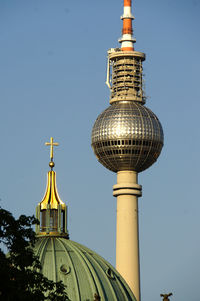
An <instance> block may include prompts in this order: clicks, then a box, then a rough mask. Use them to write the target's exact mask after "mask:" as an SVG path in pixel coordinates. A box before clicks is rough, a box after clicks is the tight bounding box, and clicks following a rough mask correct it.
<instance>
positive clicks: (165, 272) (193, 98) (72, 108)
mask: <svg viewBox="0 0 200 301" xmlns="http://www.w3.org/2000/svg"><path fill="white" fill-rule="evenodd" d="M122 2H123V1H122V0H109V1H105V0H102V1H92V0H85V1H80V0H77V1H69V0H34V1H31V0H0V101H1V109H0V116H1V119H0V122H1V126H0V139H1V144H0V145H1V148H0V154H1V173H0V182H1V190H0V198H1V205H2V206H3V207H4V208H7V209H8V210H11V211H12V212H13V213H14V215H15V216H18V215H19V214H21V213H25V214H28V215H31V214H33V213H34V212H35V207H36V205H37V203H38V202H39V201H41V199H42V197H43V194H44V191H45V186H46V172H47V171H48V162H49V150H48V148H47V147H45V146H44V143H45V142H46V141H48V140H49V138H50V136H53V137H54V138H55V140H56V141H57V142H59V143H60V146H59V147H58V148H57V150H56V154H55V162H56V168H55V170H56V171H57V183H58V189H59V194H60V197H61V199H62V200H63V201H66V203H67V205H68V206H69V221H68V226H69V232H70V237H71V239H72V240H75V241H78V242H80V243H82V244H84V245H86V246H88V247H90V248H91V249H93V250H95V251H97V252H98V253H99V254H101V255H102V256H103V257H105V258H106V259H107V260H109V261H110V262H111V263H112V264H113V265H114V264H115V211H116V200H115V199H114V198H113V197H112V185H113V184H115V183H116V175H115V174H114V173H112V172H110V171H108V170H106V169H105V168H104V167H103V166H101V165H100V164H99V163H98V162H97V161H96V158H95V156H94V155H93V152H92V149H91V147H90V135H91V129H92V126H93V124H94V121H95V119H96V118H97V116H98V115H99V114H100V113H101V112H102V111H103V110H104V109H105V108H106V107H108V105H109V90H108V88H107V87H106V85H105V84H104V83H105V79H106V52H107V50H108V49H109V48H112V47H118V42H117V40H118V38H119V37H120V35H121V26H122V22H121V20H120V16H121V15H122ZM134 15H135V17H136V19H135V21H134V29H135V36H136V39H137V43H136V47H135V48H136V50H138V51H143V52H145V53H146V55H147V60H146V62H145V63H144V72H145V80H146V94H147V95H148V96H149V98H148V100H147V104H146V105H147V106H148V107H149V108H150V109H151V110H152V111H153V112H155V113H156V114H157V116H158V117H159V119H160V121H161V123H162V125H163V128H164V133H165V146H164V148H163V151H162V154H161V156H160V158H159V160H158V162H157V163H156V164H155V165H154V166H153V167H151V168H150V169H148V170H147V171H145V172H143V173H142V174H140V176H139V183H140V184H141V185H142V186H143V197H142V198H141V199H140V200H139V204H140V212H139V217H140V251H141V252H140V253H141V286H142V301H159V300H161V298H160V296H159V295H160V293H163V292H170V291H172V292H173V293H174V297H173V298H171V300H172V301H173V300H174V301H175V300H176V301H180V300H181V301H187V300H190V301H199V286H200V280H199V279H200V255H199V254H200V238H199V229H200V197H199V187H200V179H199V178H200V177H199V169H200V160H199V154H200V139H199V138H200V134H199V111H200V92H199V85H200V84H199V82H200V81H199V78H200V76H199V72H200V60H199V53H200V40H199V31H200V18H199V16H200V1H199V0H190V1H185V0H182V1H181V0H176V1H174V0H152V1H149V0H143V1H139V0H137V1H134Z"/></svg>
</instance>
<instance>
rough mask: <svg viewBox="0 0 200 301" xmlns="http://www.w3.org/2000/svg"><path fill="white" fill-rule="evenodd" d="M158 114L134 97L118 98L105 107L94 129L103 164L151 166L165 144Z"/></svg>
mask: <svg viewBox="0 0 200 301" xmlns="http://www.w3.org/2000/svg"><path fill="white" fill-rule="evenodd" d="M163 141H164V137H163V130H162V126H161V123H160V121H159V120H158V118H157V117H156V115H155V114H154V113H153V112H152V111H151V110H150V109H148V108H147V107H145V106H144V105H142V104H140V103H138V102H134V101H118V102H115V103H113V104H112V105H111V106H109V107H108V108H107V109H106V110H105V111H103V112H102V113H101V114H100V115H99V116H98V118H97V119H96V121H95V124H94V126H93V129H92V148H93V150H94V153H95V155H96V157H97V159H98V160H99V162H100V163H101V164H103V165H104V166H105V167H106V168H108V169H110V170H112V171H114V172H118V171H121V170H132V171H136V172H141V171H143V170H145V169H147V168H148V167H150V166H151V165H152V164H153V163H154V162H155V161H156V160H157V158H158V156H159V155H160V152H161V150H162V147H163Z"/></svg>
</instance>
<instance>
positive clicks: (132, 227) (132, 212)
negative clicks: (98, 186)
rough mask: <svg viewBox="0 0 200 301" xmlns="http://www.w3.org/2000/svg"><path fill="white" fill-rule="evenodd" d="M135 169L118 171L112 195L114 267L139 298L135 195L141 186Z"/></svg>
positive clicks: (138, 193)
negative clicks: (113, 206) (113, 198)
mask: <svg viewBox="0 0 200 301" xmlns="http://www.w3.org/2000/svg"><path fill="white" fill-rule="evenodd" d="M137 177H138V174H137V172H134V171H118V173H117V184H116V185H114V186H113V195H114V196H115V197H117V227H116V269H117V270H118V272H119V273H120V274H121V275H122V277H123V278H124V279H125V280H126V282H127V283H128V285H129V286H130V288H131V289H132V291H133V292H134V295H135V297H136V299H137V301H139V300H140V266H139V262H140V260H139V226H138V197H140V196H141V195H142V193H141V190H142V187H141V186H140V185H138V183H137Z"/></svg>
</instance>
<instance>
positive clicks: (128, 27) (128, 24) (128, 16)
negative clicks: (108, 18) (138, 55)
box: [119, 0, 136, 51]
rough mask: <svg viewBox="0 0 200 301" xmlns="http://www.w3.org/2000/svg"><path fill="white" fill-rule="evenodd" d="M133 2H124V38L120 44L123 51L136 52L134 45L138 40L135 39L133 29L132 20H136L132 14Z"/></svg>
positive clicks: (128, 0) (122, 17)
mask: <svg viewBox="0 0 200 301" xmlns="http://www.w3.org/2000/svg"><path fill="white" fill-rule="evenodd" d="M131 2H132V1H131V0H124V13H123V16H121V19H122V20H123V29H122V37H121V39H119V42H120V43H121V44H122V45H121V49H122V51H134V43H135V42H136V39H135V38H133V27H132V20H134V16H133V15H132V12H131Z"/></svg>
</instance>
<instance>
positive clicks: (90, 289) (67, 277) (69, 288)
mask: <svg viewBox="0 0 200 301" xmlns="http://www.w3.org/2000/svg"><path fill="white" fill-rule="evenodd" d="M35 253H36V255H38V256H39V259H40V261H41V264H42V271H41V272H42V273H43V274H44V275H45V276H46V277H47V278H49V279H50V280H53V281H60V280H62V281H63V283H64V285H65V286H66V292H67V294H68V297H69V299H70V300H71V301H95V300H96V301H97V300H100V301H114V300H116V301H117V300H120V301H128V300H134V301H136V299H135V297H134V295H133V293H132V291H131V290H130V288H129V287H128V285H127V284H126V282H125V280H124V279H123V278H122V277H121V276H120V274H119V273H118V272H117V271H116V270H115V269H114V268H113V266H112V265H111V264H109V263H108V262H107V261H106V260H105V259H103V258H102V257H101V256H99V255H97V254H96V253H95V252H93V251H91V250H90V249H88V248H86V247H84V246H83V245H81V244H78V243H76V242H74V241H71V240H69V239H67V238H63V237H58V236H43V237H39V238H38V239H37V241H36V245H35Z"/></svg>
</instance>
